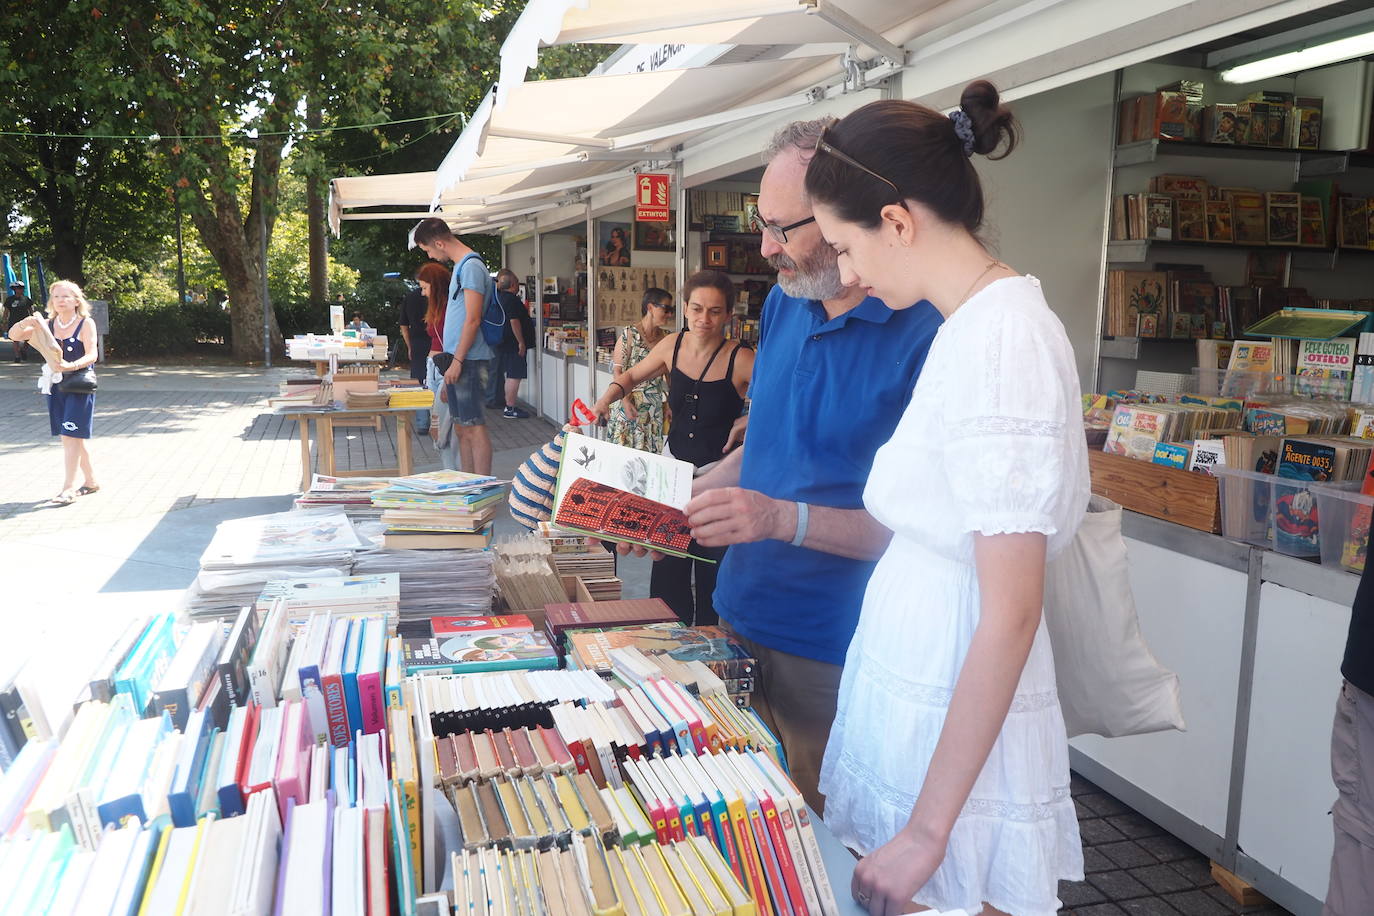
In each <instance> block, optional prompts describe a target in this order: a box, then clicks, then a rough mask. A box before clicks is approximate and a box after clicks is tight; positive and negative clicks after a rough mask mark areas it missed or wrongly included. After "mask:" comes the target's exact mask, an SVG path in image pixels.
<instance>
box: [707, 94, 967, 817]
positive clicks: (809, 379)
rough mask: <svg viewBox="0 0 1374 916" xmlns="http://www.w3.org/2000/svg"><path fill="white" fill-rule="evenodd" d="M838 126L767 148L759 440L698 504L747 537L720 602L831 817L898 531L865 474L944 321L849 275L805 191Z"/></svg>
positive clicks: (760, 706) (714, 479)
mask: <svg viewBox="0 0 1374 916" xmlns="http://www.w3.org/2000/svg"><path fill="white" fill-rule="evenodd" d="M830 123H831V120H830V119H824V120H818V121H806V122H798V123H795V124H791V125H789V126H788V127H786V128H783V130H782V131H780V132H779V133H778V135H777V136H776V137H774V138H773V142H772V143H771V144H770V146H769V149H768V151H767V153H766V154H765V159H766V160H767V162H768V167H767V169H766V170H765V171H764V176H763V181H762V183H761V185H760V188H759V205H758V209H759V216H760V217H762V220H763V222H764V231H763V241H762V253H763V254H764V256H765V257H767V258H768V259H769V261H770V262H771V263H772V264H773V266H774V267H776V268H777V269H778V285H777V286H775V287H774V288H773V290H772V292H771V293H770V294H769V296H768V300H767V301H766V302H765V303H764V306H763V320H762V325H761V329H760V336H759V353H758V359H757V362H755V364H754V376H753V380H752V381H751V383H750V386H749V393H750V399H751V401H752V408H751V410H750V413H749V419H748V437H747V439H746V441H745V445H744V447H743V448H741V449H737V450H736V451H734V452H732V453H730V454H729V455H728V456H727V457H726V458H725V459H724V460H723V461H722V462H721V463H720V465H718V466H717V467H716V468H715V469H714V470H713V471H711V472H710V473H708V474H706V475H704V476H702V477H700V478H698V479H697V481H696V484H695V485H694V491H695V493H696V494H697V496H696V497H695V498H694V499H693V500H692V501H691V503H689V504H688V506H687V513H688V517H689V519H690V521H691V523H692V535H693V537H695V538H696V539H697V541H698V542H699V543H701V544H703V545H706V544H709V545H712V546H720V545H725V544H731V545H735V546H732V547H731V548H730V550H729V552H728V553H727V554H726V555H725V560H724V562H723V564H722V567H721V570H720V577H719V580H718V581H717V583H716V591H715V597H714V600H715V605H716V609H717V611H719V613H720V616H721V618H722V620H724V621H726V622H727V623H729V625H730V626H731V627H732V628H733V629H734V630H735V632H736V633H737V634H738V635H739V636H741V637H743V642H744V643H745V645H746V647H747V648H749V649H750V651H751V652H753V654H754V655H755V657H756V658H757V659H758V660H759V670H758V676H757V677H756V679H755V688H754V706H755V709H757V710H759V712H760V714H761V715H763V717H764V719H765V721H766V722H767V723H768V724H769V726H770V727H772V728H773V729H774V731H775V732H776V734H777V735H778V737H779V738H780V739H781V741H782V743H783V747H784V749H785V750H786V752H787V758H788V762H789V764H790V766H791V771H792V777H793V779H794V780H796V782H797V785H798V786H799V787H800V788H801V790H802V793H803V795H805V797H806V800H807V802H808V803H809V804H810V805H811V806H812V807H813V808H814V809H816V811H818V812H819V811H821V810H822V805H823V799H822V798H821V796H820V794H819V793H818V792H817V790H816V784H817V781H818V779H819V775H820V764H821V756H822V754H823V752H824V750H825V743H826V740H827V739H828V738H829V735H830V723H831V721H832V720H833V719H834V717H835V701H836V695H837V693H838V690H839V683H840V668H841V666H842V665H843V664H844V656H845V650H846V649H847V648H848V646H849V640H850V638H851V637H852V636H853V635H854V628H855V627H856V626H857V625H858V621H859V608H860V606H861V605H862V603H863V595H864V589H865V587H866V586H867V584H868V577H869V576H870V575H871V574H872V572H873V566H874V562H875V561H876V560H877V559H878V557H879V556H880V555H881V554H882V552H883V549H884V548H885V547H886V546H887V542H888V540H889V539H890V538H891V532H889V531H888V530H887V529H886V528H883V527H882V526H881V525H879V524H878V523H877V522H876V521H874V519H873V517H872V516H870V515H869V514H868V513H867V512H865V511H864V509H863V490H864V484H865V482H866V481H867V480H868V472H869V470H870V468H871V467H872V464H873V455H874V453H875V452H877V450H878V447H879V446H881V445H882V444H883V443H884V442H886V441H887V440H888V438H890V437H891V435H892V431H893V429H895V428H896V426H897V421H898V420H899V419H900V418H901V416H902V411H903V410H904V409H905V408H906V405H907V402H908V401H909V400H910V399H911V393H912V390H913V389H914V388H915V386H916V377H917V375H919V374H920V371H921V366H922V364H923V363H924V362H925V358H926V352H927V351H928V350H929V348H930V343H931V341H932V340H933V339H934V337H935V332H936V330H937V329H938V328H939V325H940V320H941V319H940V314H939V312H937V311H936V310H935V307H934V306H932V305H931V304H930V303H929V302H921V303H918V304H917V305H916V306H914V307H913V308H909V309H903V310H899V311H893V310H892V309H889V308H888V307H887V306H886V305H884V304H883V303H882V302H881V301H880V300H878V299H874V298H872V297H867V296H865V294H864V291H863V290H861V289H857V288H854V289H847V288H845V287H844V286H843V284H842V283H841V282H840V271H839V267H838V266H837V264H836V257H835V253H834V250H833V249H831V247H830V246H829V245H828V244H826V242H825V240H824V239H823V238H822V237H821V233H820V231H819V230H818V229H817V228H816V224H815V221H814V219H813V218H812V216H811V208H810V205H809V204H808V203H807V201H806V199H805V196H804V193H803V188H802V179H803V176H804V175H805V173H806V165H807V162H808V161H809V160H810V157H811V153H812V151H813V150H814V149H815V147H816V140H817V138H818V137H819V136H820V133H821V130H822V129H823V128H825V127H826V126H827V125H828V124H830Z"/></svg>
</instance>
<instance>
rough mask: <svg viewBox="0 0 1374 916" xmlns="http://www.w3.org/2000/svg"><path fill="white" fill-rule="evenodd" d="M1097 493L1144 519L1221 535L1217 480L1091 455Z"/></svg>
mask: <svg viewBox="0 0 1374 916" xmlns="http://www.w3.org/2000/svg"><path fill="white" fill-rule="evenodd" d="M1088 466H1089V468H1090V469H1091V471H1092V482H1093V492H1094V493H1096V494H1097V495H1098V496H1105V497H1106V498H1107V499H1110V500H1111V501H1112V502H1116V503H1120V504H1121V505H1122V506H1123V507H1124V508H1127V509H1130V510H1131V511H1133V512H1139V513H1140V514H1141V515H1149V516H1153V517H1154V518H1162V519H1164V520H1165V521H1169V522H1174V523H1176V524H1179V525H1184V526H1186V527H1188V528H1196V529H1197V530H1199V531H1210V532H1212V533H1213V534H1220V533H1221V494H1220V493H1219V492H1218V490H1217V483H1218V481H1217V479H1216V478H1215V477H1212V476H1210V475H1208V474H1199V473H1197V472H1196V471H1181V470H1179V469H1178V468H1171V467H1165V466H1164V465H1162V464H1151V463H1150V462H1148V461H1139V460H1137V459H1135V458H1126V457H1124V456H1122V455H1112V454H1109V453H1107V452H1095V451H1091V450H1089V452H1088Z"/></svg>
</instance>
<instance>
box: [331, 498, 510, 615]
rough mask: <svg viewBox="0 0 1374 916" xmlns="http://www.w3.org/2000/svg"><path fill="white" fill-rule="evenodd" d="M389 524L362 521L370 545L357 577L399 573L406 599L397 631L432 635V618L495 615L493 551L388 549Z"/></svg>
mask: <svg viewBox="0 0 1374 916" xmlns="http://www.w3.org/2000/svg"><path fill="white" fill-rule="evenodd" d="M385 531H386V525H385V524H383V523H381V522H361V523H359V525H358V533H359V535H360V536H362V538H363V539H364V540H365V541H367V543H368V545H369V547H368V549H366V550H363V551H359V553H358V554H357V558H356V560H355V561H354V563H353V575H355V576H367V575H375V574H380V573H397V574H399V575H400V577H401V596H400V604H399V605H398V611H397V621H398V622H397V632H398V633H400V634H401V635H402V636H412V635H413V636H429V635H430V628H429V618H431V617H441V616H450V617H461V616H464V615H472V616H480V615H483V614H490V613H491V598H492V595H493V593H494V592H495V591H496V574H495V572H494V570H493V568H492V557H493V553H492V551H490V550H397V549H394V548H386V547H382V546H381V543H382V538H383V536H384V533H385Z"/></svg>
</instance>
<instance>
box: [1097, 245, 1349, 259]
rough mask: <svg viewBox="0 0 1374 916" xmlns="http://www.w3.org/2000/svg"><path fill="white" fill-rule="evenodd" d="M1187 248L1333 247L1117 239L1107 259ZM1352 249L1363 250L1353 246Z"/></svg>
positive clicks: (1323, 251)
mask: <svg viewBox="0 0 1374 916" xmlns="http://www.w3.org/2000/svg"><path fill="white" fill-rule="evenodd" d="M1151 247H1160V248H1187V249H1193V250H1203V251H1291V252H1293V253H1295V254H1296V253H1298V252H1306V253H1309V254H1318V255H1323V256H1328V257H1329V256H1330V255H1331V253H1332V251H1333V249H1331V248H1317V247H1314V246H1310V245H1244V244H1236V243H1234V242H1182V241H1177V240H1165V239H1115V240H1113V241H1110V242H1108V243H1107V261H1108V262H1109V263H1113V264H1143V263H1145V262H1146V261H1148V260H1150V248H1151ZM1349 250H1350V251H1362V250H1363V249H1357V248H1352V249H1349Z"/></svg>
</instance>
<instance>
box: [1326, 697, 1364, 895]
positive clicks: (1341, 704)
mask: <svg viewBox="0 0 1374 916" xmlns="http://www.w3.org/2000/svg"><path fill="white" fill-rule="evenodd" d="M1331 778H1332V779H1333V780H1334V781H1335V783H1336V789H1337V791H1338V792H1339V793H1340V794H1339V795H1338V796H1337V798H1336V804H1335V805H1334V806H1333V807H1332V809H1331V821H1332V824H1333V826H1334V828H1335V831H1336V846H1335V849H1334V851H1333V852H1332V854H1331V883H1330V885H1329V887H1328V888H1327V891H1326V906H1325V907H1324V908H1323V909H1322V913H1323V914H1324V916H1368V914H1370V913H1374V696H1370V695H1369V694H1367V693H1365V692H1364V691H1362V690H1360V689H1359V688H1358V687H1355V686H1354V685H1352V684H1351V683H1350V682H1349V681H1347V682H1345V683H1343V684H1342V685H1341V695H1340V698H1339V699H1338V700H1337V701H1336V721H1335V724H1334V725H1333V726H1332V729H1331Z"/></svg>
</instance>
